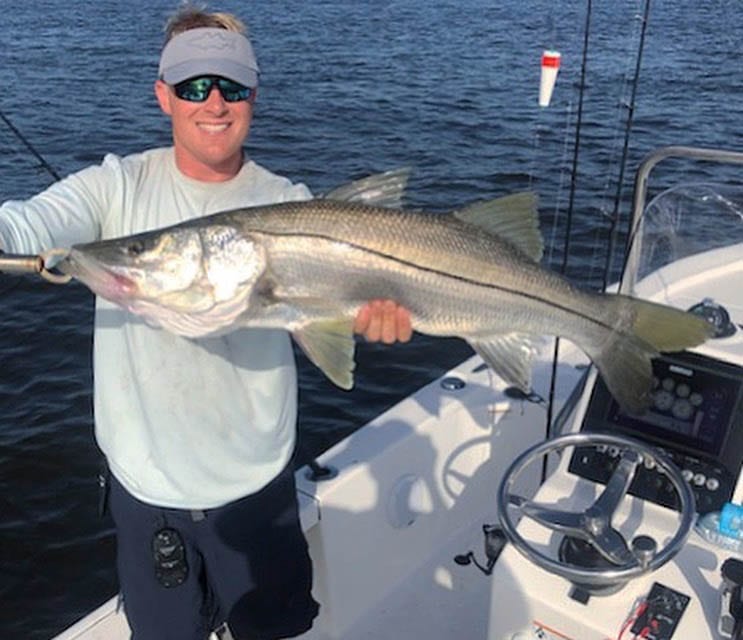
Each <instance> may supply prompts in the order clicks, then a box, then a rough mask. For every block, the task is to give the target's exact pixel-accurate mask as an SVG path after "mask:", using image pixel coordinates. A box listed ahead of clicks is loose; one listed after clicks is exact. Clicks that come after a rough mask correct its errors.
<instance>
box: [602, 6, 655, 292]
mask: <svg viewBox="0 0 743 640" xmlns="http://www.w3.org/2000/svg"><path fill="white" fill-rule="evenodd" d="M649 16H650V0H645V11H644V14H643V16H642V26H641V29H640V42H639V44H638V48H637V60H636V61H635V73H634V76H633V78H632V94H631V96H630V101H629V103H628V104H625V107H626V108H627V111H628V115H627V123H626V125H625V129H624V147H623V149H622V160H621V161H620V163H619V176H618V177H617V190H616V193H615V195H614V209H613V210H612V215H611V223H610V225H609V250H608V251H607V252H606V262H605V263H604V279H603V283H602V284H603V286H602V290H604V289H606V287H607V285H608V284H609V278H610V275H611V263H612V261H613V258H614V252H615V245H616V242H617V229H618V227H619V207H620V204H621V200H622V186H623V184H622V183H623V182H624V172H625V169H626V167H627V157H628V155H629V138H630V133H631V131H632V124H633V118H634V115H635V104H636V98H637V87H638V85H639V80H640V67H641V65H642V53H643V50H644V48H645V35H646V30H647V26H648V18H649ZM629 219H630V225H631V220H632V216H631V215H630V216H629Z"/></svg>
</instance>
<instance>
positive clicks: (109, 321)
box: [0, 9, 411, 640]
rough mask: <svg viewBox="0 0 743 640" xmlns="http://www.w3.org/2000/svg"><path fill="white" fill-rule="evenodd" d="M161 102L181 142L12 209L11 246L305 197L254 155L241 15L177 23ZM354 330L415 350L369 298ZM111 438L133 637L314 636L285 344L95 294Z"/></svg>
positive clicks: (84, 238) (5, 229) (98, 411)
mask: <svg viewBox="0 0 743 640" xmlns="http://www.w3.org/2000/svg"><path fill="white" fill-rule="evenodd" d="M159 74H160V77H159V78H158V80H157V81H156V83H155V95H156V97H157V100H158V103H159V105H160V108H161V109H162V110H163V112H165V113H166V114H167V115H168V116H170V119H171V122H172V133H173V146H172V147H169V148H162V149H151V150H148V151H145V152H143V153H140V154H135V155H132V156H127V157H124V158H119V157H116V156H114V155H108V156H106V158H105V159H104V161H103V163H102V164H101V165H100V166H94V167H89V168H87V169H84V170H83V171H80V172H79V173H77V174H74V175H72V176H69V177H67V178H66V179H64V180H62V181H61V182H59V183H57V184H55V185H53V186H52V187H50V188H49V189H48V190H47V191H45V192H44V193H42V194H39V195H38V196H36V197H34V198H32V199H30V200H28V201H25V202H8V203H5V204H4V205H3V206H2V207H0V248H2V249H4V250H6V251H10V252H15V253H37V252H40V251H42V250H45V249H48V248H50V247H65V246H70V245H72V244H74V243H77V242H88V241H92V240H97V239H103V238H110V237H117V236H122V235H128V234H131V233H135V232H138V231H143V230H147V229H152V228H157V227H162V226H166V225H169V224H174V223H177V222H180V221H181V220H183V219H185V218H188V217H194V216H200V215H206V214H209V213H214V212H216V211H220V210H225V209H230V208H235V207H243V206H250V205H262V204H268V203H274V202H282V201H288V200H300V199H308V198H310V197H311V194H310V192H309V190H308V189H307V188H306V187H305V186H304V185H301V184H292V183H291V182H289V181H288V180H287V179H285V178H281V177H279V176H276V175H274V174H272V173H270V172H269V171H267V170H266V169H264V168H262V167H260V166H259V165H257V164H256V163H254V162H253V161H251V160H249V159H247V158H246V157H245V156H244V152H243V143H244V142H245V140H246V138H247V136H248V134H249V131H250V124H251V121H252V115H253V105H254V103H255V98H256V93H257V88H258V78H259V70H258V65H257V63H256V60H255V56H254V54H253V50H252V47H251V44H250V42H249V40H248V39H247V37H246V36H245V35H244V26H243V25H242V23H240V22H239V21H238V20H237V19H236V18H235V17H234V16H231V15H228V14H221V13H214V14H209V13H205V12H202V11H200V10H194V9H186V10H184V11H181V12H180V13H178V14H177V15H176V16H175V17H174V18H173V19H172V20H171V21H170V23H169V24H168V28H167V42H166V46H165V48H164V49H163V52H162V55H161V59H160V67H159ZM355 329H356V331H357V332H359V333H361V334H363V335H365V337H366V338H367V339H369V340H381V341H383V342H386V343H391V342H395V341H396V340H402V341H406V340H408V339H409V338H410V335H411V327H410V317H409V314H408V313H407V311H406V310H405V309H402V308H400V307H398V306H397V305H396V304H395V303H394V302H392V301H380V300H376V301H371V302H370V303H369V304H368V305H366V306H365V307H364V308H363V309H362V310H361V311H360V312H359V314H358V317H357V319H356V323H355ZM94 380H95V394H94V396H95V422H96V439H97V441H98V444H99V446H100V448H101V449H102V451H103V452H104V454H105V456H106V459H107V462H108V465H109V468H110V470H111V474H112V480H111V487H110V506H111V512H112V515H113V518H114V522H115V523H116V527H117V534H118V556H117V566H118V571H119V581H120V585H121V590H122V594H123V597H124V606H125V610H126V613H127V617H128V620H129V623H130V626H131V628H132V631H133V637H134V638H135V639H136V640H169V639H172V640H191V639H193V640H203V639H205V638H207V637H208V635H209V633H210V632H211V631H212V630H213V629H215V628H216V627H217V626H218V625H220V624H222V623H225V622H226V623H227V624H228V625H229V628H230V631H231V632H232V634H233V636H234V637H235V638H237V639H238V640H240V639H248V638H263V639H268V638H283V637H291V636H295V635H298V634H300V633H302V632H304V631H305V630H307V629H308V628H309V627H310V626H311V625H312V620H313V619H314V617H315V616H316V615H317V610H318V605H317V603H316V602H315V601H314V600H313V598H312V596H311V593H310V590H311V586H312V569H311V564H310V559H309V556H308V553H307V544H306V542H305V540H304V536H303V534H302V531H301V528H300V525H299V518H298V513H297V503H296V494H295V487H294V476H293V469H292V464H291V459H292V453H293V450H294V444H295V421H296V411H297V388H296V386H297V384H296V369H295V364H294V360H293V355H292V350H291V345H290V341H289V337H288V334H287V333H286V332H283V331H267V330H262V331H257V330H239V331H235V332H233V333H231V334H229V335H226V336H222V337H216V338H206V339H200V340H187V339H184V338H181V337H178V336H175V335H172V334H169V333H167V332H165V331H161V330H157V329H153V328H150V327H148V326H147V325H145V324H143V323H142V322H141V320H139V319H137V318H136V317H134V316H132V315H130V314H129V313H128V312H126V311H124V310H122V309H120V308H118V307H116V306H114V305H112V304H110V303H108V302H106V301H105V300H101V299H99V300H97V302H96V320H95V344H94Z"/></svg>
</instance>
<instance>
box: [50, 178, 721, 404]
mask: <svg viewBox="0 0 743 640" xmlns="http://www.w3.org/2000/svg"><path fill="white" fill-rule="evenodd" d="M404 177H405V176H404V174H400V173H399V172H398V173H395V172H389V173H388V174H381V176H378V177H375V178H372V179H366V181H365V182H363V183H362V184H361V186H359V185H356V186H353V187H347V188H341V189H338V190H336V192H333V193H331V194H329V196H327V197H326V198H323V199H316V200H311V201H307V202H292V203H284V204H277V205H271V206H260V207H252V208H246V209H236V210H233V211H225V212H223V213H217V214H214V215H210V216H206V217H202V218H196V219H193V220H189V221H187V222H183V223H181V224H178V225H175V226H172V227H168V228H165V229H159V230H155V231H149V232H146V233H140V234H137V235H133V236H129V237H125V238H118V239H113V240H106V241H102V242H94V243H90V244H83V245H76V246H74V247H73V248H72V249H71V251H70V253H69V255H68V256H67V258H66V259H65V260H64V261H63V262H62V263H61V264H60V265H59V268H60V270H62V271H63V272H65V273H68V274H70V275H72V276H74V277H75V278H77V279H78V280H81V281H82V282H83V283H85V284H86V285H87V286H88V287H90V289H92V290H93V291H94V292H95V293H96V294H98V295H100V296H103V297H104V298H107V299H109V300H111V301H112V302H114V303H117V304H119V305H121V306H122V307H125V308H126V309H128V310H130V311H131V312H133V313H135V314H138V315H141V316H143V317H144V318H145V319H146V320H147V321H148V322H149V323H150V324H153V325H156V326H161V327H163V328H165V329H167V330H168V331H171V332H175V333H177V334H180V335H182V336H187V337H200V336H206V335H213V334H218V333H224V332H228V331H230V330H232V329H235V328H238V327H246V326H247V327H258V328H260V327H270V328H276V327H281V328H285V329H287V330H288V331H290V332H291V333H292V334H293V336H294V338H295V339H296V340H297V342H298V343H299V345H300V346H301V347H302V349H303V350H304V351H305V353H306V354H307V356H308V357H309V359H310V360H311V361H312V362H314V363H315V364H316V365H317V366H318V367H319V368H320V369H322V371H323V372H324V373H325V374H326V375H327V376H328V378H330V379H331V380H332V381H333V382H334V383H335V384H337V385H338V386H340V387H342V388H344V389H349V388H351V387H352V386H353V369H354V338H353V334H352V324H353V319H354V318H355V316H356V313H357V311H358V309H359V308H360V307H361V305H362V304H364V303H366V302H368V301H369V300H372V299H376V298H390V299H393V300H395V301H397V302H398V303H399V304H401V305H403V306H405V307H406V308H407V309H409V310H410V312H411V315H412V322H413V328H414V329H415V330H417V331H419V332H422V333H426V334H429V335H434V336H459V337H461V338H464V339H465V340H467V342H469V344H470V345H471V346H472V347H473V348H474V349H475V351H476V352H477V353H479V354H480V355H481V356H482V357H483V359H484V360H485V361H486V362H487V363H488V364H489V365H490V366H491V367H492V368H493V369H494V370H495V371H496V372H497V373H498V374H500V375H501V376H502V377H503V378H504V379H505V380H506V381H507V382H509V383H510V384H514V385H516V386H518V387H519V388H521V389H522V390H524V391H528V390H529V384H530V368H529V358H530V355H531V353H532V352H533V350H534V349H533V342H532V338H533V337H534V336H541V335H558V336H563V337H565V338H568V339H570V340H571V341H572V342H574V343H575V344H577V345H578V346H579V347H581V348H582V349H583V350H584V351H585V352H586V353H587V354H588V356H589V357H590V358H591V359H592V360H593V362H594V363H595V364H596V366H597V367H598V369H599V371H600V372H601V374H602V375H603V377H604V380H605V381H606V384H607V386H608V387H609V389H610V390H611V392H612V394H613V395H614V397H615V398H616V399H617V400H618V401H619V403H620V404H621V405H622V406H623V407H624V408H625V409H627V410H630V411H634V412H639V411H642V410H643V409H644V408H645V407H646V405H647V403H648V401H649V396H650V391H651V381H652V370H651V364H650V360H651V358H653V357H654V356H656V355H658V353H659V352H660V351H678V350H681V349H685V348H688V347H692V346H695V345H698V344H700V343H701V342H703V341H704V340H705V339H706V338H707V337H709V335H710V333H711V327H710V325H709V324H708V323H707V322H705V321H704V320H702V319H700V318H698V317H696V316H694V315H691V314H689V313H686V312H683V311H680V310H677V309H673V308H670V307H665V306H662V305H658V304H654V303H650V302H646V301H641V300H635V299H632V298H629V297H626V296H622V295H611V294H602V293H592V292H588V291H584V290H580V289H578V288H576V287H575V286H573V285H572V284H571V283H570V282H568V281H567V280H566V279H564V278H562V277H560V276H558V275H557V274H555V273H552V272H550V271H548V270H545V269H544V268H542V267H540V266H539V264H538V262H539V260H540V258H541V256H542V238H541V235H540V233H539V230H538V220H537V212H536V198H535V196H534V195H533V194H528V193H527V194H517V195H514V196H507V197H505V198H500V199H498V200H495V201H491V202H485V203H478V204H475V205H472V206H469V207H467V208H464V209H462V210H459V211H455V212H453V213H451V214H447V215H439V214H426V213H422V212H413V211H402V210H397V209H393V208H389V207H387V206H384V207H381V206H377V205H371V204H368V202H369V201H374V197H375V196H374V194H382V195H383V196H385V194H387V195H389V193H390V185H392V188H391V190H392V191H394V188H395V185H399V184H400V183H401V182H404ZM359 197H360V198H361V200H362V201H363V200H365V201H366V202H367V203H365V204H364V203H362V204H359V203H358V202H355V201H353V200H358V199H359ZM385 197H386V196H385ZM339 198H342V199H343V200H344V201H340V200H339ZM382 201H383V202H387V201H386V200H384V199H383V200H382Z"/></svg>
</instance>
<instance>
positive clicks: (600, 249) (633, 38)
mask: <svg viewBox="0 0 743 640" xmlns="http://www.w3.org/2000/svg"><path fill="white" fill-rule="evenodd" d="M636 4H637V6H636V8H635V9H634V12H635V15H634V20H633V24H634V25H636V28H635V29H634V30H633V32H632V34H631V35H630V42H629V46H628V47H627V49H626V51H624V52H620V59H621V60H623V61H624V62H625V65H624V70H623V72H622V85H621V89H620V92H619V100H618V101H617V104H616V110H615V118H614V121H615V122H616V125H615V126H614V127H612V132H613V135H612V140H611V144H610V145H609V149H610V152H609V155H608V158H607V160H606V165H607V171H606V172H605V173H606V181H605V184H604V189H603V192H602V196H601V204H600V205H599V212H600V214H601V215H602V216H603V218H602V222H603V220H606V221H608V222H609V224H611V219H612V213H611V209H612V205H611V202H610V197H609V195H608V194H609V190H610V186H611V184H612V177H611V173H612V167H615V166H617V165H618V160H617V158H618V156H619V148H620V139H621V130H622V128H624V132H625V136H626V135H627V129H626V127H627V122H626V121H625V122H624V127H622V122H623V120H624V114H625V110H626V109H627V108H629V107H630V106H631V105H633V102H634V100H633V98H632V97H630V96H628V95H627V91H628V87H629V86H630V84H631V81H630V76H631V75H632V76H633V78H634V82H637V73H634V74H633V71H632V59H633V55H632V53H633V52H636V51H637V50H638V48H639V41H640V37H641V28H642V27H641V24H640V23H641V21H642V16H640V15H638V14H637V12H639V11H640V0H638V1H637V3H636ZM624 162H626V157H625V159H624ZM620 175H621V173H620ZM622 182H623V179H622V178H621V177H620V179H619V182H618V183H617V184H618V185H621V184H622ZM617 207H618V204H617V203H616V200H615V201H614V211H616V209H617ZM593 229H594V231H593V238H592V241H591V243H590V245H591V247H593V251H592V254H591V259H590V261H589V265H590V267H589V272H588V276H587V281H588V282H589V283H593V282H594V275H595V274H596V273H597V272H599V271H600V273H601V274H602V275H601V279H603V283H602V287H601V288H602V289H605V288H606V281H605V277H606V276H605V275H604V272H605V269H601V268H600V267H599V266H598V265H599V263H601V262H603V261H604V260H605V259H606V255H607V252H606V250H605V249H606V244H607V242H606V237H607V234H608V233H609V232H610V231H609V229H607V228H606V227H605V225H604V224H600V225H599V224H596V225H594V227H593ZM602 239H603V242H602Z"/></svg>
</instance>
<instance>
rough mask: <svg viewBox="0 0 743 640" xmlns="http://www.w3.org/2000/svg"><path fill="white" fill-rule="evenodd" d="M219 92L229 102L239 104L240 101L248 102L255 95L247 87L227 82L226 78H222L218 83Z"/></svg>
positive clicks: (230, 81)
mask: <svg viewBox="0 0 743 640" xmlns="http://www.w3.org/2000/svg"><path fill="white" fill-rule="evenodd" d="M217 86H218V87H219V92H220V93H221V94H222V97H223V98H224V99H225V100H226V101H227V102H239V101H240V100H248V99H249V98H250V96H252V95H253V89H251V88H250V87H246V86H245V85H242V84H239V83H237V82H233V81H232V80H227V79H226V78H220V79H219V81H218V82H217Z"/></svg>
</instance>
